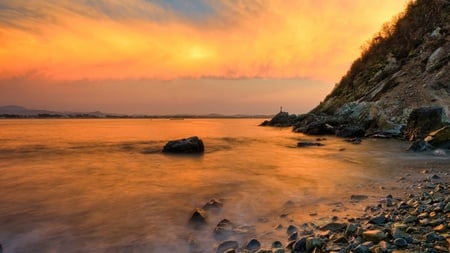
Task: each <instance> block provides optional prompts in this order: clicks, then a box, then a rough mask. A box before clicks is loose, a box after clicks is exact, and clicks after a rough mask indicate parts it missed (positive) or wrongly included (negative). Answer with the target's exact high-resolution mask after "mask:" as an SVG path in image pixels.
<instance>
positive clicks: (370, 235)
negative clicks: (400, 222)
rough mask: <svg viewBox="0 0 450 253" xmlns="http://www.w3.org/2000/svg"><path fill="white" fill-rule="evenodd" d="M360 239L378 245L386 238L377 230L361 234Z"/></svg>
mask: <svg viewBox="0 0 450 253" xmlns="http://www.w3.org/2000/svg"><path fill="white" fill-rule="evenodd" d="M362 238H363V240H364V241H371V242H373V243H379V242H381V241H382V240H384V239H385V238H386V234H385V233H384V232H383V231H382V230H379V229H374V230H367V231H364V232H363V233H362Z"/></svg>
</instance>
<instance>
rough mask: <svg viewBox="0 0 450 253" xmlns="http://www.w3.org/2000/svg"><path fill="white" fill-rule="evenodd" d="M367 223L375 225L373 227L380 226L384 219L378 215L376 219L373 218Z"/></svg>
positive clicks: (384, 221)
mask: <svg viewBox="0 0 450 253" xmlns="http://www.w3.org/2000/svg"><path fill="white" fill-rule="evenodd" d="M369 223H372V224H375V225H381V224H384V223H386V217H384V215H382V214H381V215H379V216H376V217H373V218H372V219H370V220H369Z"/></svg>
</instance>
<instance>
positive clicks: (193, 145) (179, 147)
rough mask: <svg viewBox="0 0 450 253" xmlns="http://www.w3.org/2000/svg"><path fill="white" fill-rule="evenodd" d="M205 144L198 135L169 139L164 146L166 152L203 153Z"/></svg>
mask: <svg viewBox="0 0 450 253" xmlns="http://www.w3.org/2000/svg"><path fill="white" fill-rule="evenodd" d="M204 151H205V146H204V145H203V141H202V140H201V139H200V138H198V137H197V136H193V137H189V138H186V139H179V140H173V141H169V142H168V143H167V144H166V145H165V146H164V148H163V152H164V153H185V154H189V153H203V152H204Z"/></svg>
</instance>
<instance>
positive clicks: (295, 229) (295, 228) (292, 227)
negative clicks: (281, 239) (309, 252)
mask: <svg viewBox="0 0 450 253" xmlns="http://www.w3.org/2000/svg"><path fill="white" fill-rule="evenodd" d="M297 231H298V228H297V227H296V226H294V225H289V227H288V228H287V229H286V233H287V235H291V234H293V233H295V232H297Z"/></svg>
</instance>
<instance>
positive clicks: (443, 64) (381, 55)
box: [297, 0, 450, 134]
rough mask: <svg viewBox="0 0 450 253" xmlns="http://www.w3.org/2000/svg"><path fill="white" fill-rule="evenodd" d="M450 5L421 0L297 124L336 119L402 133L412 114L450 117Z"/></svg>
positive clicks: (373, 129)
mask: <svg viewBox="0 0 450 253" xmlns="http://www.w3.org/2000/svg"><path fill="white" fill-rule="evenodd" d="M449 59H450V1H449V0H417V1H414V2H411V3H410V4H409V5H408V7H407V9H406V10H405V12H404V13H402V14H400V15H399V16H398V17H397V18H396V19H395V20H394V21H393V22H392V23H391V24H387V25H385V26H384V27H383V29H382V31H381V32H379V33H378V34H377V35H376V36H375V37H374V38H373V39H372V41H371V43H370V44H369V46H368V47H367V48H366V49H365V50H364V51H363V53H362V55H361V57H360V58H359V59H357V60H356V61H355V62H354V63H353V64H352V67H351V69H350V70H349V71H348V73H347V74H346V75H345V76H344V77H343V78H342V80H341V81H340V82H339V83H338V84H337V85H336V87H335V88H334V90H333V91H332V92H331V94H329V95H328V96H327V97H326V98H325V100H324V101H323V102H322V103H320V105H318V106H317V107H316V108H314V109H313V110H312V111H311V112H310V113H309V114H308V115H309V117H308V116H306V117H304V119H302V120H301V121H299V122H298V123H297V128H298V129H300V130H299V131H302V127H304V126H306V125H307V124H308V123H310V122H311V120H309V121H308V120H307V119H309V118H311V117H313V116H314V117H315V119H316V121H317V118H320V119H324V117H333V119H334V120H337V121H339V122H340V123H342V122H345V123H349V124H353V125H358V126H361V127H363V128H365V129H366V130H367V131H368V132H380V131H381V132H390V133H393V134H400V133H401V129H402V128H403V127H405V126H406V124H407V121H408V118H409V116H410V114H411V112H412V111H413V110H414V109H416V108H421V107H436V106H437V107H442V108H443V115H442V118H443V120H444V121H447V122H448V121H449V119H450V64H449Z"/></svg>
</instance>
